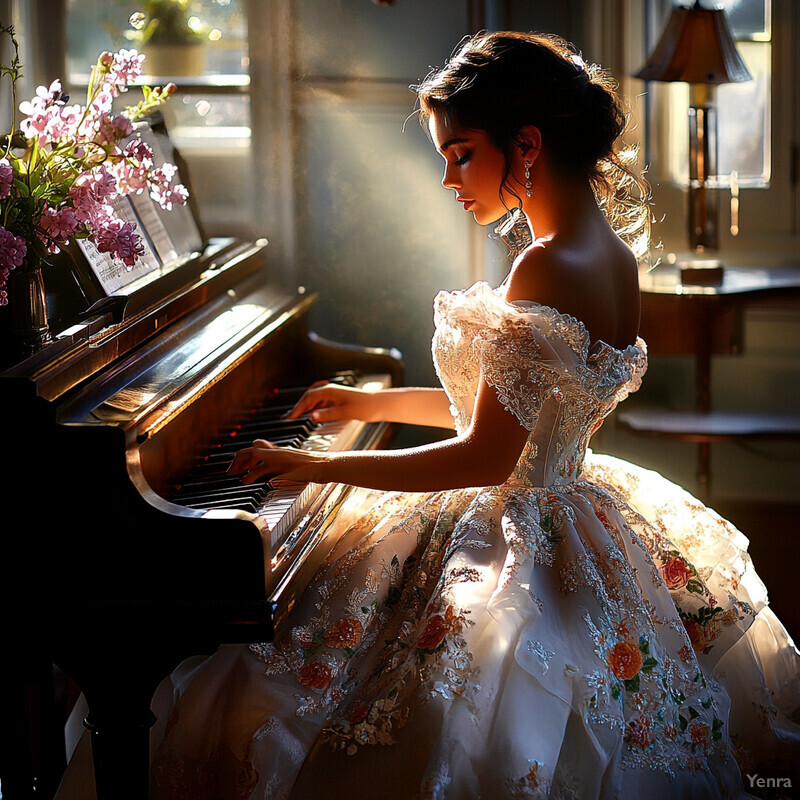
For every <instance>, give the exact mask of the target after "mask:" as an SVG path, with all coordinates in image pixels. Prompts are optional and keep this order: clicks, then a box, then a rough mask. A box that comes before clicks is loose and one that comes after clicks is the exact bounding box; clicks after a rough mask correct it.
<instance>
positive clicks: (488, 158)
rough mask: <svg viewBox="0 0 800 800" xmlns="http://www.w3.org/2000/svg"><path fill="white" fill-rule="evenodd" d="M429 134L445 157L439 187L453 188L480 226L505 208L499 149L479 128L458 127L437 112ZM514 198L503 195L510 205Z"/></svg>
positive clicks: (502, 164) (501, 162) (458, 198)
mask: <svg viewBox="0 0 800 800" xmlns="http://www.w3.org/2000/svg"><path fill="white" fill-rule="evenodd" d="M429 127H430V132H431V137H432V138H433V142H434V144H435V145H436V149H437V150H438V151H439V153H441V155H442V158H444V160H445V168H444V176H443V178H442V186H444V187H445V188H446V189H453V190H454V191H455V193H456V199H457V200H458V202H459V203H463V205H464V210H465V211H471V212H472V213H473V214H474V215H475V221H476V222H478V223H479V224H480V225H488V224H490V223H492V222H494V221H495V220H498V219H500V217H502V216H503V215H504V214H505V213H506V212H507V211H508V208H506V206H504V205H503V199H502V196H501V189H500V186H501V184H502V182H503V176H504V175H505V171H506V159H505V156H504V155H503V153H502V151H501V150H499V149H498V148H497V147H495V145H494V144H493V143H492V142H491V141H490V139H489V137H488V135H487V134H485V133H484V132H483V131H473V130H469V129H467V128H462V127H461V126H460V125H459V124H458V123H456V122H451V121H450V120H448V119H447V118H446V116H445V115H444V114H443V113H441V112H439V113H435V114H432V115H431V118H430V122H429ZM515 199H516V198H510V197H507V198H506V202H509V200H511V201H512V202H510V203H509V205H510V206H511V207H513V206H514V205H517V204H518V201H517V202H514V200H515Z"/></svg>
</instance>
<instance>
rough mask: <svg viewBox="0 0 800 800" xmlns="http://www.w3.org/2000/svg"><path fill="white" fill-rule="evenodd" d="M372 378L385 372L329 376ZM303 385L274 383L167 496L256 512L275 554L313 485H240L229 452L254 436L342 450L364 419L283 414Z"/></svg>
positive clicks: (383, 379)
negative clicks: (315, 418)
mask: <svg viewBox="0 0 800 800" xmlns="http://www.w3.org/2000/svg"><path fill="white" fill-rule="evenodd" d="M375 381H378V385H380V386H381V387H382V386H388V385H389V384H388V376H382V375H381V376H374V375H372V376H366V377H357V376H356V375H355V374H354V373H351V372H346V373H340V374H339V375H337V376H336V377H335V378H333V379H332V381H331V382H333V383H341V384H343V385H345V386H356V387H361V388H363V387H364V386H368V385H372V386H375ZM307 388H308V387H306V386H296V387H285V388H281V389H278V390H276V392H275V393H274V395H273V396H272V397H271V398H270V400H269V402H268V403H267V404H266V405H264V406H262V407H259V408H253V409H251V410H250V411H249V412H248V413H247V414H245V415H243V416H242V417H241V418H240V419H238V420H236V421H235V422H234V423H233V424H232V425H231V426H229V427H228V428H227V429H226V430H225V431H223V434H222V436H221V437H220V438H219V440H218V441H215V442H214V443H213V444H212V445H211V446H210V447H209V448H208V449H207V450H206V452H204V453H203V454H202V455H201V456H200V457H199V458H198V460H197V462H196V464H195V466H194V468H193V469H192V470H191V471H190V473H189V474H188V475H187V476H186V477H185V479H184V480H182V481H181V483H180V484H178V485H176V486H175V487H174V490H173V492H172V493H171V495H170V497H169V500H170V501H171V502H173V503H176V504H178V505H181V506H185V507H187V508H194V509H203V510H206V511H215V510H219V509H236V510H242V511H248V512H250V513H252V514H255V515H257V516H258V517H259V518H260V519H261V521H262V523H263V524H264V525H265V526H266V528H267V530H269V532H270V542H271V545H272V552H273V554H275V553H276V552H277V551H278V549H279V548H280V547H281V545H284V543H285V542H286V539H287V537H288V536H289V535H290V533H291V532H292V530H293V529H294V528H295V527H296V526H297V524H298V523H299V521H300V520H301V519H302V518H303V516H304V515H305V514H306V512H307V510H308V507H309V505H310V503H311V502H312V500H313V498H314V496H315V494H316V487H315V486H314V484H305V483H294V482H289V481H273V482H272V483H268V482H266V481H265V482H263V483H255V484H250V485H244V484H242V482H241V477H242V476H241V475H230V474H229V473H228V467H229V466H230V465H231V463H232V461H233V458H234V455H235V454H236V453H237V452H238V451H239V450H242V449H244V448H246V447H250V446H251V445H252V444H253V442H254V441H255V440H256V439H266V440H268V441H270V442H272V443H273V444H277V445H282V446H284V447H298V448H300V449H302V450H313V451H323V452H325V451H329V450H344V449H348V448H350V447H351V446H352V444H353V438H354V432H355V431H354V429H356V428H363V427H364V423H358V422H353V421H343V422H328V423H317V422H314V421H312V420H311V419H310V417H309V416H308V415H304V416H301V417H298V418H297V419H292V420H287V419H286V418H285V417H286V414H287V413H288V412H289V411H291V409H292V408H294V406H295V404H296V403H297V401H298V400H299V399H300V398H301V397H302V396H303V393H304V392H305V391H306V389H307Z"/></svg>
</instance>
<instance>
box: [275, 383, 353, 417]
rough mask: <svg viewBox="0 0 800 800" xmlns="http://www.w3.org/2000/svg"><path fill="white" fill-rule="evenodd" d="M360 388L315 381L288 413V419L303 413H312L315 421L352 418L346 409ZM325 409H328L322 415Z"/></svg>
mask: <svg viewBox="0 0 800 800" xmlns="http://www.w3.org/2000/svg"><path fill="white" fill-rule="evenodd" d="M357 392H359V390H358V389H352V388H349V387H344V386H337V385H336V384H332V383H318V384H317V383H315V384H312V386H311V387H310V388H309V389H308V390H307V391H306V393H305V394H304V395H303V396H302V397H301V398H300V400H298V402H297V405H296V406H295V407H294V408H293V409H292V410H291V411H290V412H289V413H288V414H287V415H286V418H287V419H296V418H297V417H301V416H303V414H310V416H311V419H313V420H314V421H315V422H324V421H327V420H336V419H345V418H347V419H349V418H351V417H350V416H349V415H348V414H347V413H346V409H348V408H349V406H350V404H351V402H352V400H353V397H354V394H355V393H357ZM323 409H328V411H327V412H326V413H325V414H322V415H320V412H321V411H322V410H323Z"/></svg>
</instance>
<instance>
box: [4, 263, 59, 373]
mask: <svg viewBox="0 0 800 800" xmlns="http://www.w3.org/2000/svg"><path fill="white" fill-rule="evenodd" d="M8 302H9V306H10V310H11V336H12V338H13V339H14V344H15V345H16V349H17V353H18V355H19V356H21V357H23V358H26V357H27V356H30V355H33V354H34V353H35V352H36V351H37V350H41V348H42V347H44V346H45V345H46V344H48V343H49V342H52V341H53V338H52V336H51V335H50V325H49V324H48V320H47V298H46V296H45V291H44V276H43V275H42V263H41V261H40V260H39V259H38V258H36V257H34V256H28V257H26V258H25V260H24V261H23V262H22V264H21V265H20V266H19V267H17V268H16V269H14V270H11V272H10V273H9V276H8Z"/></svg>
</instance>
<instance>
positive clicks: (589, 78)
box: [412, 32, 650, 255]
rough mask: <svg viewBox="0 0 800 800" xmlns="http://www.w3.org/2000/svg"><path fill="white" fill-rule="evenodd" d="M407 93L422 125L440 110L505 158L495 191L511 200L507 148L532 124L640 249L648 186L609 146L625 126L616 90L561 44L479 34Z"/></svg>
mask: <svg viewBox="0 0 800 800" xmlns="http://www.w3.org/2000/svg"><path fill="white" fill-rule="evenodd" d="M412 88H413V89H414V91H415V92H416V93H417V97H418V98H419V108H420V120H421V122H422V123H423V125H425V126H426V127H427V124H428V121H429V119H430V117H431V115H432V114H435V113H443V114H445V115H446V118H447V119H450V120H451V121H455V122H457V123H458V124H459V125H460V126H461V127H463V128H467V129H470V130H479V131H483V132H485V133H486V134H487V136H488V137H489V139H490V141H491V142H492V143H493V144H494V145H495V146H496V147H497V148H498V149H499V150H500V151H501V152H502V153H504V154H505V159H506V170H505V174H504V176H503V180H502V188H504V189H505V190H506V192H508V193H509V194H511V195H513V196H516V197H517V198H518V199H519V195H518V194H517V192H516V191H515V190H514V189H513V188H512V186H511V185H510V183H509V181H508V178H509V175H510V172H511V154H512V152H513V147H514V143H515V141H516V139H517V136H518V135H519V132H520V130H521V129H522V128H524V127H525V126H526V125H533V126H535V127H536V128H538V129H539V131H540V132H541V135H542V151H543V152H544V153H545V154H546V157H547V158H548V159H549V160H550V163H551V164H552V165H553V166H554V167H555V168H556V169H558V170H561V171H562V172H564V173H571V174H575V175H582V176H585V177H586V178H587V179H588V180H589V181H590V183H591V185H592V188H593V190H594V193H595V196H596V198H597V201H598V204H599V205H600V207H601V208H602V209H603V211H604V212H605V214H606V216H607V217H608V219H609V222H610V223H611V225H612V226H613V227H614V228H615V230H616V231H617V233H618V234H619V235H620V236H621V237H622V238H623V239H624V240H625V241H627V242H628V244H630V245H631V246H632V247H633V248H634V250H635V251H637V255H640V254H643V252H644V251H646V249H647V246H648V239H649V222H650V214H649V209H648V187H647V183H646V182H645V181H644V179H642V178H641V177H640V176H639V175H638V174H636V173H635V172H634V171H633V169H632V168H631V166H629V163H632V162H633V161H634V160H635V153H634V152H632V151H630V152H628V153H624V154H620V153H618V152H616V150H615V149H614V144H615V142H616V141H617V139H618V138H619V137H620V135H621V134H622V133H623V131H624V130H625V127H626V123H627V118H626V114H625V112H624V111H623V108H622V105H621V103H620V100H619V97H618V95H617V93H616V86H615V84H614V82H613V80H612V78H611V76H610V75H609V74H608V73H606V72H604V71H603V70H602V69H601V68H600V67H598V66H597V65H596V64H591V65H587V64H586V63H584V61H583V59H582V58H581V57H580V55H579V54H578V52H577V51H576V50H575V48H574V47H573V46H572V45H571V44H569V43H568V42H566V41H565V40H564V39H561V38H560V37H558V36H554V35H549V34H526V33H517V32H498V33H485V32H484V33H479V34H477V35H475V36H472V37H469V38H467V39H465V40H464V41H463V42H462V43H461V44H460V45H459V46H458V48H457V49H456V51H455V52H454V54H453V55H452V56H451V58H450V59H449V60H448V61H447V63H446V64H445V66H444V67H442V68H441V69H435V70H433V71H432V72H430V73H429V74H428V76H427V77H426V78H425V80H423V81H422V83H420V84H419V85H418V86H415V87H412ZM534 191H535V186H534ZM520 205H521V201H520Z"/></svg>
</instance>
